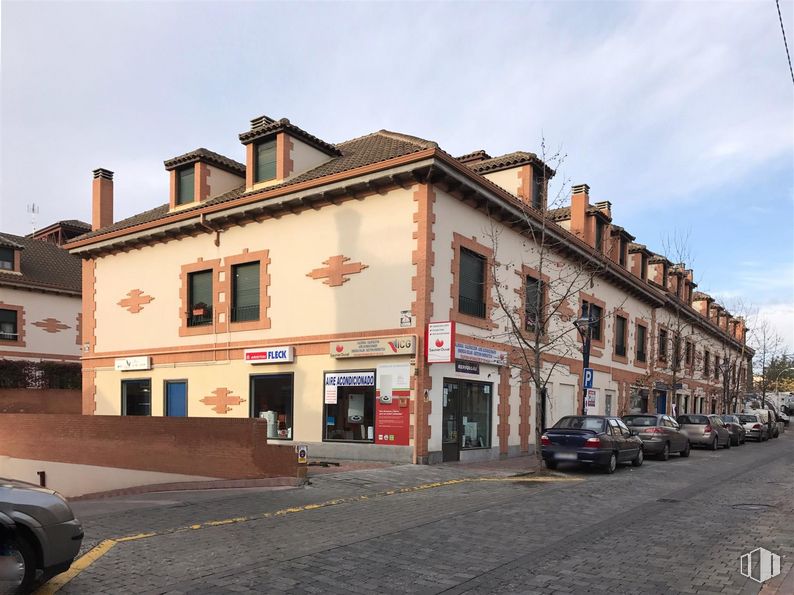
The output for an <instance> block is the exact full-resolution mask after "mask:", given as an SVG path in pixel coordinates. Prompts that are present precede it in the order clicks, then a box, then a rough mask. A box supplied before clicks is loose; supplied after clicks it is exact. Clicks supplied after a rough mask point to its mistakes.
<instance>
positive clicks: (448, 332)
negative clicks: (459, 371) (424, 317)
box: [426, 321, 455, 364]
mask: <svg viewBox="0 0 794 595" xmlns="http://www.w3.org/2000/svg"><path fill="white" fill-rule="evenodd" d="M454 344H455V323H454V322H449V321H447V322H431V323H430V324H428V325H427V343H426V352H427V363H428V364H449V363H451V362H452V361H453V360H454V359H455V358H454V356H453V349H452V346H453V345H454Z"/></svg>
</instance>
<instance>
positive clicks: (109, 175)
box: [94, 167, 113, 180]
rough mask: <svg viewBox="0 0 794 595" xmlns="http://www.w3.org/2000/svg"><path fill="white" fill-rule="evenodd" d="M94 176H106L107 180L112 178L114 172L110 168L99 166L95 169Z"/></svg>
mask: <svg viewBox="0 0 794 595" xmlns="http://www.w3.org/2000/svg"><path fill="white" fill-rule="evenodd" d="M94 178H104V179H105V180H112V179H113V172H112V171H110V170H109V169H105V168H103V167H99V168H97V169H95V170H94Z"/></svg>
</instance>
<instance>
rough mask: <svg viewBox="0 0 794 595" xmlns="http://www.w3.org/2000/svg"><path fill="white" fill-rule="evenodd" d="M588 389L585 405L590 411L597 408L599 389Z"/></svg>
mask: <svg viewBox="0 0 794 595" xmlns="http://www.w3.org/2000/svg"><path fill="white" fill-rule="evenodd" d="M586 390H587V393H586V395H585V407H586V408H587V410H588V411H590V410H595V407H596V400H597V399H598V389H597V388H588V389H586Z"/></svg>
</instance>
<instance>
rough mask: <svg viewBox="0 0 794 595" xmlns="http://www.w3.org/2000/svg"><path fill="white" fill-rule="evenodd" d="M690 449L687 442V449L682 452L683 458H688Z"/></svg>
mask: <svg viewBox="0 0 794 595" xmlns="http://www.w3.org/2000/svg"><path fill="white" fill-rule="evenodd" d="M690 448H691V447H690V446H689V442H687V443H686V447H685V448H684V450H682V451H681V456H682V457H684V458H686V457H688V456H689V449H690Z"/></svg>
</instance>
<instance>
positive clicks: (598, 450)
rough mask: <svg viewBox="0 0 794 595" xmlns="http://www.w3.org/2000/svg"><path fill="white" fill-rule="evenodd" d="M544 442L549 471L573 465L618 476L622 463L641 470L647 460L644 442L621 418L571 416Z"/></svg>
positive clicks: (546, 435)
mask: <svg viewBox="0 0 794 595" xmlns="http://www.w3.org/2000/svg"><path fill="white" fill-rule="evenodd" d="M540 440H541V452H542V454H543V461H544V462H545V463H546V467H548V468H549V469H556V468H557V465H558V464H559V463H568V462H570V463H579V464H584V465H596V466H598V467H601V468H603V470H604V471H605V472H607V473H614V472H615V469H616V468H617V466H618V464H619V463H631V464H632V465H634V466H635V467H639V466H640V465H642V461H643V452H642V440H640V438H638V437H637V436H635V435H634V434H632V432H631V430H629V428H628V427H627V426H626V424H624V423H623V421H622V420H621V419H620V418H617V417H606V416H604V415H587V416H583V415H569V416H567V417H563V418H562V419H560V420H559V421H558V422H557V423H556V424H554V426H553V427H551V428H548V429H547V430H546V431H545V432H544V433H543V436H541V438H540Z"/></svg>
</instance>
